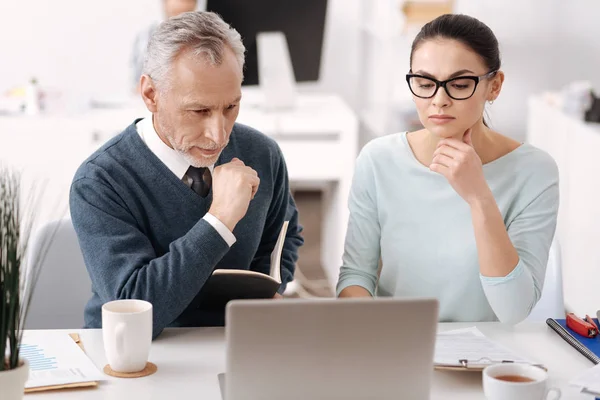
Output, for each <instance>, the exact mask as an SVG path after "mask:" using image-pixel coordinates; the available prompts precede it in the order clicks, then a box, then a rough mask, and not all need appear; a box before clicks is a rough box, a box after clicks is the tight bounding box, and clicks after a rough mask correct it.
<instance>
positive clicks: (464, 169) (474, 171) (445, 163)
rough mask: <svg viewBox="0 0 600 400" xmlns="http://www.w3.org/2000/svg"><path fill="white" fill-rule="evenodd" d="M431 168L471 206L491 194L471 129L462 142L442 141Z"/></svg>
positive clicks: (453, 140)
mask: <svg viewBox="0 0 600 400" xmlns="http://www.w3.org/2000/svg"><path fill="white" fill-rule="evenodd" d="M429 168H430V169H431V170H432V171H434V172H437V173H439V174H442V175H444V176H445V177H446V179H447V180H448V182H449V183H450V185H452V187H453V188H454V190H455V191H456V193H458V194H459V195H460V196H461V197H462V198H463V199H464V200H465V201H466V202H467V203H469V205H473V203H474V202H475V201H476V200H477V199H479V198H482V197H485V196H489V195H490V194H491V193H490V189H489V186H488V185H487V182H486V180H485V177H484V175H483V166H482V164H481V159H480V158H479V156H478V155H477V153H476V152H475V149H474V148H473V142H472V141H471V130H470V129H469V130H467V132H466V133H465V135H464V137H463V141H462V142H461V141H459V140H456V139H443V140H440V142H439V143H438V146H437V149H436V150H435V152H434V153H433V161H432V162H431V165H430V166H429Z"/></svg>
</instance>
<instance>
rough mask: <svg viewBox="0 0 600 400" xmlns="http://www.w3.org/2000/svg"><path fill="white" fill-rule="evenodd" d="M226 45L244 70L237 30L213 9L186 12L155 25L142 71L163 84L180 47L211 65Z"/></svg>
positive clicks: (243, 48) (220, 57) (218, 60)
mask: <svg viewBox="0 0 600 400" xmlns="http://www.w3.org/2000/svg"><path fill="white" fill-rule="evenodd" d="M227 47H229V48H230V49H231V50H233V53H234V54H235V56H236V58H237V60H238V63H239V64H240V68H241V69H242V71H243V68H244V61H245V56H244V52H245V51H246V48H245V47H244V44H243V43H242V38H241V36H240V34H239V33H238V31H236V30H235V29H233V28H232V27H231V26H230V25H229V24H227V23H226V22H225V21H223V20H222V19H221V17H220V16H219V15H217V14H215V13H213V12H206V11H192V12H186V13H183V14H181V15H179V16H177V17H173V18H170V19H168V20H166V21H164V22H163V23H161V24H160V25H159V26H158V27H157V28H156V31H155V32H154V33H153V34H152V37H151V38H150V42H149V43H148V49H147V52H146V58H145V60H144V69H143V73H144V74H146V75H149V76H150V77H151V78H152V80H153V81H155V82H157V84H158V85H160V86H164V83H167V81H168V79H167V74H168V72H169V70H170V68H171V64H172V62H173V61H174V60H175V58H176V57H177V56H178V55H179V54H180V53H181V52H182V51H183V50H186V49H190V50H191V51H192V52H193V54H194V55H197V56H199V55H202V56H204V57H205V58H206V59H207V60H208V61H209V62H210V63H211V64H212V65H220V64H221V63H222V62H223V53H224V52H225V49H226V48H227Z"/></svg>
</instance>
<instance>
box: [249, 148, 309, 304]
mask: <svg viewBox="0 0 600 400" xmlns="http://www.w3.org/2000/svg"><path fill="white" fill-rule="evenodd" d="M275 160H276V165H274V166H273V169H272V173H273V175H274V181H273V187H274V189H273V197H272V200H271V204H270V206H269V211H268V214H267V221H266V223H265V228H264V230H263V234H262V237H261V240H260V245H259V247H258V250H257V251H256V254H255V256H254V259H253V260H252V264H251V266H250V269H251V270H253V271H257V272H262V273H264V274H267V275H268V274H269V272H270V270H271V252H272V251H273V249H274V248H275V244H276V243H277V238H278V237H279V232H280V231H281V227H282V226H283V223H284V221H289V224H288V229H287V233H286V237H285V242H284V245H283V251H282V254H281V286H280V288H279V293H283V292H284V291H285V287H286V285H287V283H288V282H290V281H291V280H293V279H294V271H295V268H296V261H298V249H299V248H300V246H302V244H303V243H304V239H303V238H302V236H301V232H302V226H300V223H299V222H298V209H297V208H296V203H295V202H294V199H293V197H292V194H291V192H290V184H289V178H288V173H287V167H286V165H285V160H284V158H283V154H282V153H281V150H280V149H279V147H277V157H276V158H275Z"/></svg>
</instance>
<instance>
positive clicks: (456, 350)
mask: <svg viewBox="0 0 600 400" xmlns="http://www.w3.org/2000/svg"><path fill="white" fill-rule="evenodd" d="M433 361H434V367H435V369H438V370H456V371H482V370H483V369H484V368H485V367H487V366H489V365H491V364H497V363H527V364H534V365H538V364H535V363H533V362H531V361H530V360H528V359H526V358H524V357H521V356H519V355H517V354H516V353H514V352H513V351H512V350H509V349H507V348H506V347H504V346H502V345H500V344H498V343H496V342H494V341H492V340H490V339H488V338H487V337H486V336H485V335H484V334H483V333H481V331H480V330H479V329H477V328H475V327H472V328H466V329H457V330H453V331H447V332H441V333H438V335H437V338H436V342H435V355H434V360H433Z"/></svg>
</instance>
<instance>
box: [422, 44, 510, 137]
mask: <svg viewBox="0 0 600 400" xmlns="http://www.w3.org/2000/svg"><path fill="white" fill-rule="evenodd" d="M488 72H490V71H489V69H488V68H487V66H486V65H485V63H484V62H483V60H482V59H481V57H480V56H479V55H478V54H477V53H475V52H474V51H473V50H472V49H470V48H469V47H467V46H465V45H464V44H462V43H460V42H458V41H456V40H452V39H432V40H427V41H425V42H423V43H421V45H420V46H419V47H418V48H417V49H416V50H415V52H414V53H413V58H412V65H411V73H412V74H416V75H423V76H427V77H431V78H434V79H436V80H438V81H445V80H447V79H451V78H455V77H461V76H482V75H486V74H487V73H488ZM502 81H503V75H502V73H501V72H500V73H498V74H495V75H492V76H491V77H488V78H482V79H481V80H480V81H479V83H478V84H477V87H476V90H475V93H473V95H472V96H471V97H469V98H468V99H466V100H455V99H453V98H451V97H450V96H448V93H447V92H446V90H444V89H443V88H442V87H440V88H439V89H438V91H437V92H436V94H435V95H434V96H433V97H431V98H428V99H423V98H420V97H417V96H415V95H414V94H413V99H414V102H415V104H416V105H417V111H418V113H419V119H420V120H421V123H422V124H423V126H424V127H425V128H426V129H427V130H428V131H429V132H430V133H432V134H434V135H435V136H438V137H439V138H448V137H455V138H462V135H463V134H464V132H465V131H466V130H467V129H469V128H471V127H473V126H474V125H476V124H477V123H479V122H480V121H481V120H482V117H483V111H484V107H485V102H486V101H487V100H494V99H495V98H496V97H497V96H498V94H499V93H500V88H501V86H502ZM432 83H433V82H431V81H426V80H422V79H418V78H413V79H412V80H411V87H412V88H413V91H415V90H416V88H417V86H420V87H421V90H423V91H426V90H427V89H428V88H430V87H432V86H431V84H432ZM474 83H475V82H474V81H473V80H470V81H469V80H459V81H454V82H451V83H448V87H449V90H450V91H451V94H452V95H453V96H454V97H466V96H468V95H469V94H471V93H472V90H473V89H472V86H469V85H473V84H474ZM433 85H434V86H433V87H435V84H433ZM467 92H468V93H467Z"/></svg>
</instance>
